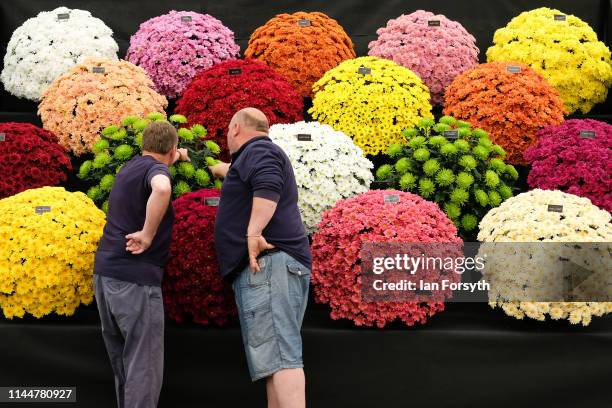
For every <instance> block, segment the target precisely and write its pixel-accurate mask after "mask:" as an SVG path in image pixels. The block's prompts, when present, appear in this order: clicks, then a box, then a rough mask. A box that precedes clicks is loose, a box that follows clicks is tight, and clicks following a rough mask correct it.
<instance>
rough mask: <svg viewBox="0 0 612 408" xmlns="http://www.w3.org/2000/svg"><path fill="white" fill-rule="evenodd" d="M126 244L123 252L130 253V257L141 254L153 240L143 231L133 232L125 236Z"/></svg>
mask: <svg viewBox="0 0 612 408" xmlns="http://www.w3.org/2000/svg"><path fill="white" fill-rule="evenodd" d="M125 238H126V239H127V244H126V247H125V250H126V251H128V252H131V253H132V255H139V254H142V253H143V252H144V251H146V250H147V249H149V247H150V246H151V242H152V241H153V238H152V237H150V236H148V235H147V234H146V233H145V232H143V231H138V232H134V233H132V234H128V235H126V236H125Z"/></svg>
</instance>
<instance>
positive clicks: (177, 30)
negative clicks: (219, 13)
mask: <svg viewBox="0 0 612 408" xmlns="http://www.w3.org/2000/svg"><path fill="white" fill-rule="evenodd" d="M239 52H240V47H239V46H238V44H236V42H235V41H234V33H233V32H232V31H231V30H230V29H229V28H227V27H226V26H224V25H223V23H221V21H219V20H217V19H216V18H214V17H212V16H210V15H208V14H200V13H196V12H193V11H174V10H173V11H171V12H169V13H168V14H164V15H162V16H158V17H153V18H151V19H149V20H147V21H145V22H144V23H142V24H141V25H140V28H139V29H138V31H137V32H136V33H135V34H134V35H132V37H131V38H130V47H129V49H128V52H127V56H126V59H127V60H128V61H130V62H132V63H133V64H135V65H138V66H139V67H141V68H143V69H144V70H145V71H147V73H148V74H149V76H150V77H151V79H152V80H153V82H154V83H155V87H156V89H157V91H158V92H159V93H161V94H162V95H165V96H167V97H168V98H176V97H178V96H179V95H180V94H181V93H182V92H183V90H184V89H185V87H186V86H187V85H188V84H189V82H191V80H192V79H193V77H194V76H195V75H196V74H197V73H199V72H200V71H203V70H205V69H207V68H210V67H211V66H213V65H215V64H218V63H219V62H221V61H225V60H228V59H234V58H237V57H238V53H239Z"/></svg>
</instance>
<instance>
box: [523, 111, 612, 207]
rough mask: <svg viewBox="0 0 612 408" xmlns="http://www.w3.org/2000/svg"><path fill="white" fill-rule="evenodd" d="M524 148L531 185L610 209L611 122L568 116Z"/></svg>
mask: <svg viewBox="0 0 612 408" xmlns="http://www.w3.org/2000/svg"><path fill="white" fill-rule="evenodd" d="M537 138H538V141H537V143H536V144H535V145H534V146H532V147H530V148H529V149H527V150H526V151H525V160H527V161H528V162H529V163H530V164H531V171H530V172H529V177H528V179H527V181H528V183H529V186H530V187H532V188H541V189H545V190H561V191H564V192H566V193H570V194H574V195H577V196H582V197H586V198H588V199H590V200H591V201H592V202H593V204H595V205H597V206H599V207H601V208H603V209H604V210H606V211H612V125H609V124H607V123H605V122H599V121H597V120H592V119H571V120H568V121H566V122H563V123H562V124H561V125H558V126H549V127H546V128H544V129H542V130H540V131H539V132H538V134H537Z"/></svg>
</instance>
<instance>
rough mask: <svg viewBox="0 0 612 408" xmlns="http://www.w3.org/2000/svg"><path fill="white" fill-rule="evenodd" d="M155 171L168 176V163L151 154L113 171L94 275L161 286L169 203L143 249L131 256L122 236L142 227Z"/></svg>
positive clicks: (169, 223)
mask: <svg viewBox="0 0 612 408" xmlns="http://www.w3.org/2000/svg"><path fill="white" fill-rule="evenodd" d="M158 174H162V175H165V176H168V178H169V179H172V177H171V175H170V171H169V169H168V166H167V165H166V164H164V163H161V162H159V161H157V160H155V159H154V158H153V157H152V156H135V157H133V158H132V159H131V160H130V161H128V162H127V163H125V164H124V165H123V167H122V168H121V170H120V171H119V173H118V174H117V176H116V178H115V183H114V184H113V188H112V190H111V192H110V196H109V200H108V212H107V214H106V225H105V226H104V232H103V234H102V238H100V243H99V245H98V250H97V252H96V257H95V261H94V273H95V274H97V275H102V276H108V277H111V278H114V279H119V280H123V281H127V282H132V283H136V284H139V285H148V286H160V285H161V282H162V278H163V275H164V267H165V265H166V262H167V261H168V253H169V249H170V241H171V239H172V224H173V222H174V209H173V208H172V203H170V204H169V205H168V210H167V211H166V214H165V215H164V217H163V218H162V221H161V223H160V224H159V227H158V229H157V233H156V234H155V237H154V238H153V241H152V242H151V246H150V247H149V248H148V249H147V250H146V251H144V252H143V253H142V254H139V255H133V254H132V253H131V252H128V251H127V250H126V249H125V247H126V244H127V239H126V238H125V236H126V235H128V234H131V233H133V232H138V231H140V230H142V228H143V227H144V223H145V218H146V212H147V201H148V200H149V196H150V195H151V192H152V189H151V179H152V178H153V177H154V176H156V175H158Z"/></svg>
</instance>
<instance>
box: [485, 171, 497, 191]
mask: <svg viewBox="0 0 612 408" xmlns="http://www.w3.org/2000/svg"><path fill="white" fill-rule="evenodd" d="M485 184H486V185H487V187H490V188H495V187H497V185H498V184H499V176H498V175H497V173H496V172H494V171H493V170H487V171H486V172H485Z"/></svg>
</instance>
